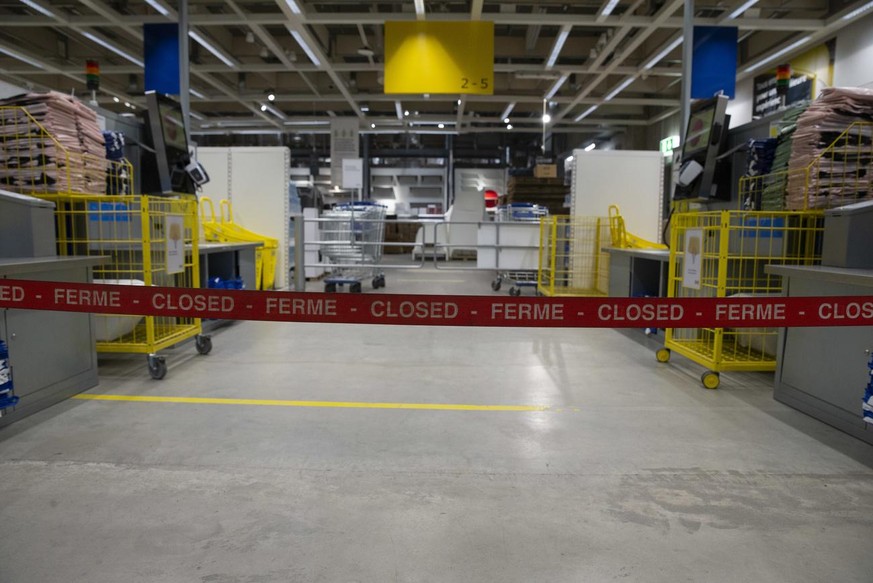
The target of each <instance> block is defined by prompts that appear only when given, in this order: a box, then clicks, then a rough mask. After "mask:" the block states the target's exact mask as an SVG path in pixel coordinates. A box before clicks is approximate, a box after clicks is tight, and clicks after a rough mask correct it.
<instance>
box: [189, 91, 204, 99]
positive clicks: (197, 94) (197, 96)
mask: <svg viewBox="0 0 873 583" xmlns="http://www.w3.org/2000/svg"><path fill="white" fill-rule="evenodd" d="M188 92H189V93H190V94H191V95H193V96H194V97H196V98H198V99H206V96H205V95H203V94H202V93H200V92H199V91H197V90H196V89H190V90H189V91H188Z"/></svg>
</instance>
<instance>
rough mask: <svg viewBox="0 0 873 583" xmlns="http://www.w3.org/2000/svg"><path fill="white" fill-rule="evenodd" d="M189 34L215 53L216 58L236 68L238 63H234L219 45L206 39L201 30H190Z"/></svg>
mask: <svg viewBox="0 0 873 583" xmlns="http://www.w3.org/2000/svg"><path fill="white" fill-rule="evenodd" d="M188 36H190V37H191V38H193V39H194V40H195V41H197V44H199V45H200V46H201V47H203V48H204V49H206V50H207V51H209V52H210V53H212V54H213V55H215V58H217V59H218V60H219V61H221V62H222V63H224V64H225V65H227V66H228V67H230V68H231V69H236V63H234V62H233V60H232V59H231V58H230V57H228V56H227V55H225V54H224V53H223V52H222V51H221V50H219V49H218V47H216V46H214V45H213V44H212V43H210V42H209V41H208V40H206V38H204V37H203V36H201V35H200V33H199V32H197V31H196V30H189V31H188Z"/></svg>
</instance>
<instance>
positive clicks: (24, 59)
mask: <svg viewBox="0 0 873 583" xmlns="http://www.w3.org/2000/svg"><path fill="white" fill-rule="evenodd" d="M0 53H3V54H4V55H8V56H10V57H12V58H13V59H18V60H19V61H21V62H23V63H27V64H28V65H31V66H33V67H36V68H37V69H45V65H43V64H42V63H40V62H39V61H35V60H33V59H31V58H30V57H28V56H25V55H22V54H21V53H19V52H18V51H15V50H12V49H7V48H6V47H0Z"/></svg>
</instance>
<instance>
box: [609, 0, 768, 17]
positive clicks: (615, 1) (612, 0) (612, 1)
mask: <svg viewBox="0 0 873 583" xmlns="http://www.w3.org/2000/svg"><path fill="white" fill-rule="evenodd" d="M755 1H757V0H755ZM616 6H618V0H609V2H607V3H606V6H604V7H603V10H602V11H601V12H600V14H599V15H598V16H601V17H604V18H605V17H607V16H609V15H610V14H612V11H613V10H615V7H616Z"/></svg>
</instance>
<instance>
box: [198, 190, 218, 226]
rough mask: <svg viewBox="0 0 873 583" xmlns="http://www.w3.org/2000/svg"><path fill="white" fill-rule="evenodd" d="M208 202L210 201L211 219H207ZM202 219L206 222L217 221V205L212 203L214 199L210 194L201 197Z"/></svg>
mask: <svg viewBox="0 0 873 583" xmlns="http://www.w3.org/2000/svg"><path fill="white" fill-rule="evenodd" d="M206 203H209V216H210V217H211V218H210V220H209V221H207V220H206ZM200 220H201V221H202V222H204V223H206V222H210V223H214V222H215V205H213V204H212V199H211V198H209V197H208V196H201V197H200Z"/></svg>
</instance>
